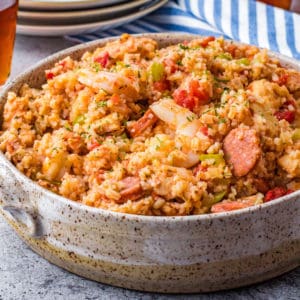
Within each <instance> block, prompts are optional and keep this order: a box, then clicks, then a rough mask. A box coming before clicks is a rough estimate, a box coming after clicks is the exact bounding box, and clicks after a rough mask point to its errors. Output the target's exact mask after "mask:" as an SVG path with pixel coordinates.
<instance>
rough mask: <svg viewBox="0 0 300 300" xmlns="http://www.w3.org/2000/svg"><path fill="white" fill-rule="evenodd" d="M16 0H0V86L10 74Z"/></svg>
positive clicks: (14, 32) (16, 8)
mask: <svg viewBox="0 0 300 300" xmlns="http://www.w3.org/2000/svg"><path fill="white" fill-rule="evenodd" d="M17 10H18V0H0V86H1V85H2V84H4V83H5V81H6V79H7V78H8V76H9V74H10V66H11V60H12V54H13V48H14V41H15V34H16V22H17Z"/></svg>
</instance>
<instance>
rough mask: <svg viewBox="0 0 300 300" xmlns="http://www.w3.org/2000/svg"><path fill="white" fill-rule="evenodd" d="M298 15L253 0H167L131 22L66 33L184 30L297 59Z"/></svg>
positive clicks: (103, 34) (79, 38) (77, 38)
mask: <svg viewBox="0 0 300 300" xmlns="http://www.w3.org/2000/svg"><path fill="white" fill-rule="evenodd" d="M299 28H300V14H297V13H292V12H290V11H286V10H283V9H280V8H277V7H273V6H270V5H266V4H264V3H261V2H258V1H255V0H170V1H169V2H168V3H167V4H166V5H164V6H163V7H161V8H160V9H158V10H157V11H155V12H154V13H152V14H150V15H147V16H145V17H143V18H142V19H139V20H136V21H134V22H132V23H129V24H126V25H123V26H120V27H117V28H114V29H110V30H106V31H96V32H94V33H92V34H84V35H76V36H68V38H69V39H72V40H75V41H78V42H87V41H91V40H95V39H98V38H102V37H107V36H116V35H120V34H122V33H124V32H127V33H131V34H134V33H145V32H166V31H169V32H170V31H175V32H186V33H193V34H200V35H215V36H221V35H222V36H224V37H225V38H228V39H234V40H237V41H241V42H244V43H250V44H254V45H257V46H260V47H263V48H268V49H271V50H272V51H275V52H280V53H282V54H285V55H287V56H291V57H294V58H297V59H300V34H299V32H298V30H299Z"/></svg>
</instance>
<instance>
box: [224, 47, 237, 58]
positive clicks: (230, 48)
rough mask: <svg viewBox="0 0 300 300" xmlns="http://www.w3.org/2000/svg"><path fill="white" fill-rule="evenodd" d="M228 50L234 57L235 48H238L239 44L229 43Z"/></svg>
mask: <svg viewBox="0 0 300 300" xmlns="http://www.w3.org/2000/svg"><path fill="white" fill-rule="evenodd" d="M226 50H227V52H229V53H230V54H231V56H232V57H235V50H237V45H235V44H229V45H227V49H226Z"/></svg>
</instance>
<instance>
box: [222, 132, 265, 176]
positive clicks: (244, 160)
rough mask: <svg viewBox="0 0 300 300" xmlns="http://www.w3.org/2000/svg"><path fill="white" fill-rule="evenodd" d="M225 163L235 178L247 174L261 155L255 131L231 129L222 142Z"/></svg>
mask: <svg viewBox="0 0 300 300" xmlns="http://www.w3.org/2000/svg"><path fill="white" fill-rule="evenodd" d="M223 150H224V153H225V159H226V162H227V163H228V164H229V165H231V167H232V171H233V174H234V175H235V176H237V177H240V176H244V175H246V174H248V173H249V172H250V171H251V170H252V169H253V167H254V166H255V164H256V162H257V160H258V158H259V157H260V155H261V149H260V145H259V138H258V137H257V135H256V131H255V130H253V129H249V128H244V127H238V128H235V129H232V130H231V131H230V132H229V133H228V135H227V136H226V137H225V139H224V141H223Z"/></svg>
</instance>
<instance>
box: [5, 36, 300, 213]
mask: <svg viewBox="0 0 300 300" xmlns="http://www.w3.org/2000/svg"><path fill="white" fill-rule="evenodd" d="M46 78H47V82H46V83H45V84H44V85H43V86H42V88H41V89H33V88H31V87H29V86H28V85H24V86H23V87H22V89H21V90H20V92H19V94H18V95H16V94H15V93H12V92H11V93H9V94H8V97H7V102H6V104H5V107H4V120H3V125H2V132H1V137H0V147H1V151H3V152H4V153H5V155H6V156H7V158H8V159H10V160H11V161H12V162H13V163H14V164H15V165H16V167H17V168H18V169H19V170H20V171H21V172H23V173H24V174H25V175H26V176H28V177H30V178H31V179H32V180H34V181H36V182H37V183H38V184H39V185H41V186H43V187H45V188H47V189H50V190H51V191H53V192H55V193H57V194H60V195H62V196H64V197H67V198H69V199H72V200H74V201H78V202H82V203H84V204H86V205H90V206H95V207H101V208H104V209H109V210H113V211H119V212H125V213H132V214H144V215H157V216H159V215H166V216H171V215H191V214H202V213H209V212H221V211H230V210H234V209H239V208H244V207H248V206H252V205H255V204H258V203H262V202H266V201H270V200H273V199H275V198H278V197H280V196H283V195H285V194H288V193H290V192H292V191H294V190H297V189H300V110H299V105H300V73H299V72H297V71H295V70H291V69H285V68H283V67H282V66H281V65H280V63H279V62H278V61H277V60H276V59H274V58H271V57H269V56H268V53H267V51H265V50H259V49H258V48H256V47H253V46H245V45H238V44H235V43H233V42H228V41H224V40H223V39H222V38H218V39H215V38H213V37H204V38H196V39H194V40H192V41H190V42H184V43H181V44H177V45H172V46H169V47H166V48H161V49H159V48H158V46H157V43H156V42H155V41H154V40H152V39H150V38H135V37H131V36H129V35H123V36H122V37H121V38H120V39H119V40H117V41H114V42H110V43H108V44H107V45H106V46H104V47H102V48H98V49H96V50H95V51H94V52H87V53H85V54H84V55H83V56H82V58H81V60H79V61H75V60H73V59H72V58H70V57H66V58H65V59H63V60H61V61H59V62H58V63H56V64H55V65H54V66H53V68H51V69H49V70H47V71H46Z"/></svg>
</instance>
